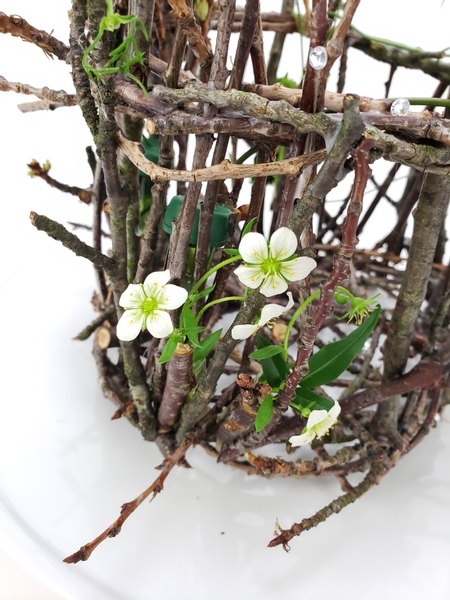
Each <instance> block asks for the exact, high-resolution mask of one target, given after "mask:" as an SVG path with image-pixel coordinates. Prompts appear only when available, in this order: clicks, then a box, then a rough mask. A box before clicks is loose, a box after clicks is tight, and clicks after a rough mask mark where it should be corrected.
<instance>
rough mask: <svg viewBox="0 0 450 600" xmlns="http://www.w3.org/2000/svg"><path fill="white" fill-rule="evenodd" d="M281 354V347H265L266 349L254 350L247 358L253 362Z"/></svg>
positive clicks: (282, 350) (282, 349)
mask: <svg viewBox="0 0 450 600" xmlns="http://www.w3.org/2000/svg"><path fill="white" fill-rule="evenodd" d="M283 352H284V348H283V347H282V346H266V348H261V350H255V351H254V352H252V353H251V354H249V356H250V358H254V359H255V360H261V359H264V358H272V356H276V355H277V354H283Z"/></svg>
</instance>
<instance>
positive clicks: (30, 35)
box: [0, 12, 69, 62]
mask: <svg viewBox="0 0 450 600" xmlns="http://www.w3.org/2000/svg"><path fill="white" fill-rule="evenodd" d="M0 33H9V34H11V35H12V36H14V37H20V38H21V39H22V40H24V41H25V42H30V43H31V44H35V45H36V46H37V47H38V48H40V49H41V50H42V51H43V53H44V54H45V56H47V57H48V58H53V56H56V58H59V60H63V61H65V62H67V56H68V53H69V48H68V47H67V46H66V45H65V44H63V43H62V42H60V41H59V40H58V39H56V38H55V37H53V36H52V35H50V34H48V33H47V32H46V31H43V30H42V29H36V27H33V25H30V24H29V23H28V22H27V21H25V19H22V17H19V15H11V16H9V17H8V15H6V14H5V13H4V12H0Z"/></svg>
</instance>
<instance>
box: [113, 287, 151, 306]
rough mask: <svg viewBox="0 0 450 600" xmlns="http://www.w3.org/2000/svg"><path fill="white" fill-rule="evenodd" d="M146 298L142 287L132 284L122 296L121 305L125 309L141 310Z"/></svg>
mask: <svg viewBox="0 0 450 600" xmlns="http://www.w3.org/2000/svg"><path fill="white" fill-rule="evenodd" d="M145 298H146V296H145V292H144V290H143V288H142V285H136V284H134V283H130V285H129V286H128V287H127V289H126V290H125V291H124V292H123V294H122V295H121V296H120V300H119V304H120V306H123V308H135V309H137V308H140V307H141V306H142V303H143V302H144V300H145Z"/></svg>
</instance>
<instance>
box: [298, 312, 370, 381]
mask: <svg viewBox="0 0 450 600" xmlns="http://www.w3.org/2000/svg"><path fill="white" fill-rule="evenodd" d="M380 311H381V306H380V305H379V304H378V305H377V308H376V309H375V310H374V311H373V312H372V314H371V315H370V317H368V318H367V319H366V320H365V321H364V323H363V324H362V325H360V326H359V327H358V328H357V329H355V330H354V331H352V333H350V334H349V335H348V336H347V337H346V338H344V339H342V340H338V341H337V342H332V343H331V344H327V345H326V346H324V347H323V348H321V349H320V350H319V352H316V354H313V355H312V356H311V358H310V359H309V370H310V372H309V374H308V375H307V376H306V377H304V378H303V379H302V381H301V382H300V385H301V387H304V388H315V387H317V386H319V385H326V384H327V383H330V382H331V381H334V380H335V379H336V377H339V375H341V373H343V372H344V371H345V369H346V368H347V367H348V366H349V365H350V364H351V363H352V361H353V360H354V359H355V358H356V357H357V356H358V354H359V353H360V351H361V349H362V347H363V346H364V344H365V342H366V340H367V339H368V338H369V336H370V334H371V333H372V331H373V329H374V327H375V325H376V324H377V321H378V317H379V316H380Z"/></svg>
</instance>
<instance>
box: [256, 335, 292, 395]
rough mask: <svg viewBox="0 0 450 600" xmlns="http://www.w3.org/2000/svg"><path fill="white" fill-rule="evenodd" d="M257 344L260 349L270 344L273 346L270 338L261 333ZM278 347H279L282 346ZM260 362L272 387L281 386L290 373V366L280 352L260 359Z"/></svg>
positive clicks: (257, 337)
mask: <svg viewBox="0 0 450 600" xmlns="http://www.w3.org/2000/svg"><path fill="white" fill-rule="evenodd" d="M256 345H257V347H258V350H261V349H262V348H267V347H268V346H272V344H271V343H270V342H269V340H266V338H263V337H262V336H261V335H257V336H256ZM277 347H278V348H279V347H280V346H277ZM260 363H261V366H262V369H263V373H264V376H265V378H266V381H267V383H268V384H269V385H270V387H271V388H278V387H280V385H281V382H282V381H283V380H284V378H285V377H286V375H287V374H288V373H289V367H288V366H287V364H286V361H285V360H284V358H283V357H282V356H280V355H279V354H276V355H275V356H272V357H271V358H263V359H260Z"/></svg>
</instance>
